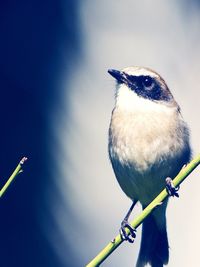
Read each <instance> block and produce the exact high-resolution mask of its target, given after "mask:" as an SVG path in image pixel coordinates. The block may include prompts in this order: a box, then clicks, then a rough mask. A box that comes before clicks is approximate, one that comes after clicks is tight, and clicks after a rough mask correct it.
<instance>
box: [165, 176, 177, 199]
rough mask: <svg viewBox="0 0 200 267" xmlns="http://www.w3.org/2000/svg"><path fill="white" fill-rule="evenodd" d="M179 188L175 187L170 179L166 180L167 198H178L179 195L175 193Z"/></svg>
mask: <svg viewBox="0 0 200 267" xmlns="http://www.w3.org/2000/svg"><path fill="white" fill-rule="evenodd" d="M179 188H180V186H178V187H175V186H174V184H173V181H172V179H171V178H170V177H167V178H166V190H167V193H168V195H169V196H171V197H179V194H178V193H177V192H178V190H179Z"/></svg>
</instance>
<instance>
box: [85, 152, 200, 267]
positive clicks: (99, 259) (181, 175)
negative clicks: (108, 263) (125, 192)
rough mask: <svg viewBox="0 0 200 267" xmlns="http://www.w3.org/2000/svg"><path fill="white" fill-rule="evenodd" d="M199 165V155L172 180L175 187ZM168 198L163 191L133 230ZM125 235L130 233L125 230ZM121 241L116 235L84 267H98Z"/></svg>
mask: <svg viewBox="0 0 200 267" xmlns="http://www.w3.org/2000/svg"><path fill="white" fill-rule="evenodd" d="M199 164H200V155H198V156H197V157H196V158H194V159H193V160H192V161H191V162H190V163H189V164H188V165H187V166H185V167H184V168H183V169H182V170H181V171H180V172H179V174H178V175H177V176H176V177H175V178H174V179H173V184H174V186H175V187H177V186H179V185H180V184H181V183H182V182H183V181H184V180H185V178H186V177H187V176H188V175H189V174H190V173H191V172H192V171H193V170H194V169H195V168H196V167H197V166H198V165H199ZM167 197H168V193H167V190H166V189H164V190H163V191H162V192H161V193H160V194H159V195H158V196H157V197H156V198H155V199H154V200H153V201H152V202H151V203H150V204H149V205H148V206H147V207H146V208H145V209H144V210H143V211H142V212H141V214H140V215H139V216H138V217H137V218H135V219H134V220H133V221H132V222H131V226H132V227H133V228H135V229H136V228H137V227H138V226H139V225H140V224H141V223H142V222H143V221H144V219H145V218H146V217H147V216H148V215H149V214H150V213H151V212H152V211H153V210H154V208H155V207H157V206H159V205H161V204H162V202H163V201H164V200H165V199H166V198H167ZM126 231H127V234H130V231H129V230H128V229H127V230H126ZM122 242H123V240H122V239H121V237H120V235H117V236H116V237H115V238H114V239H113V240H112V241H111V242H110V243H108V245H107V246H106V247H105V248H104V249H103V250H102V251H101V252H100V253H99V254H98V255H97V256H96V257H95V258H94V259H93V260H92V261H91V262H89V263H88V264H87V265H86V267H95V266H99V265H100V264H101V263H102V262H103V261H104V260H105V259H106V258H107V257H108V256H109V255H110V254H111V253H112V252H113V251H114V250H115V249H116V248H117V247H118V246H120V245H121V243H122Z"/></svg>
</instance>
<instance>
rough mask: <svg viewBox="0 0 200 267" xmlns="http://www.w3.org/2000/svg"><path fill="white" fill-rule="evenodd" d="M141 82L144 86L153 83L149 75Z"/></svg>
mask: <svg viewBox="0 0 200 267" xmlns="http://www.w3.org/2000/svg"><path fill="white" fill-rule="evenodd" d="M143 84H144V86H145V87H151V86H152V84H153V79H152V78H151V77H144V79H143Z"/></svg>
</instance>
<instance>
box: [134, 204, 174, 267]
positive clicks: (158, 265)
mask: <svg viewBox="0 0 200 267" xmlns="http://www.w3.org/2000/svg"><path fill="white" fill-rule="evenodd" d="M158 209H159V208H158ZM158 215H160V214H158ZM157 218H158V219H160V220H159V221H158V222H157ZM161 221H162V225H161V224H160V222H161ZM168 260H169V245H168V239H167V231H166V218H165V214H163V215H162V218H160V216H158V217H157V214H156V213H154V212H153V213H152V214H150V215H149V216H148V217H147V218H146V219H145V221H144V223H143V228H142V241H141V246H140V252H139V257H138V260H137V264H136V267H143V266H145V265H146V264H147V263H149V264H150V265H151V266H152V267H163V265H164V264H167V263H168Z"/></svg>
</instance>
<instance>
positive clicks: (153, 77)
mask: <svg viewBox="0 0 200 267" xmlns="http://www.w3.org/2000/svg"><path fill="white" fill-rule="evenodd" d="M108 73H109V74H110V75H111V76H113V77H114V78H115V79H116V81H117V95H118V93H120V91H122V90H127V96H128V95H129V97H131V95H133V94H134V95H137V96H138V97H139V98H143V99H146V100H151V101H153V102H160V101H162V102H165V103H170V102H171V103H172V102H174V98H173V96H172V94H171V92H170V90H169V88H168V86H167V84H166V83H165V81H164V80H163V78H161V76H160V75H159V74H158V73H156V72H155V71H153V70H151V69H149V68H144V67H127V68H125V69H123V70H120V71H119V70H114V69H109V70H108Z"/></svg>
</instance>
